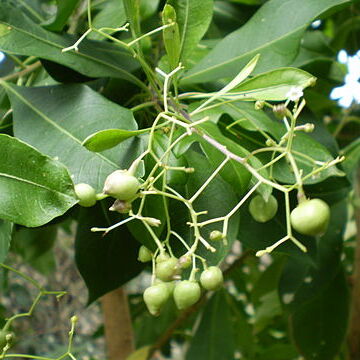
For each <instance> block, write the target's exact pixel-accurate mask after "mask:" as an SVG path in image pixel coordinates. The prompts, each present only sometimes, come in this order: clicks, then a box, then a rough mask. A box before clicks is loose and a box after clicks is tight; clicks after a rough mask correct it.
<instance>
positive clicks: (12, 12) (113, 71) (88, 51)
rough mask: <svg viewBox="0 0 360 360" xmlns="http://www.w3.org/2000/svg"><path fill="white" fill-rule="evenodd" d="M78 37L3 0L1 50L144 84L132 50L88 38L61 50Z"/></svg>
mask: <svg viewBox="0 0 360 360" xmlns="http://www.w3.org/2000/svg"><path fill="white" fill-rule="evenodd" d="M75 41H76V39H75V38H74V37H72V36H71V37H70V36H61V35H57V34H53V33H51V32H49V31H46V30H44V29H43V28H42V27H40V26H39V25H36V24H35V23H34V22H32V21H31V20H30V19H29V18H28V17H26V15H24V14H23V13H22V12H21V11H19V9H16V8H13V7H11V6H9V5H6V4H4V3H0V50H1V51H3V52H5V53H9V54H17V55H26V56H35V57H39V58H43V59H47V60H51V61H54V62H56V63H59V64H61V65H64V66H67V67H69V68H71V69H74V70H76V71H78V72H79V73H81V74H83V75H86V76H90V77H115V78H123V79H126V80H129V81H132V82H133V83H135V84H137V85H138V86H140V87H143V84H142V82H141V81H140V80H139V79H138V78H136V77H135V76H134V75H132V74H131V72H132V71H134V70H135V69H137V68H138V67H139V63H138V62H137V61H136V60H135V59H134V57H133V56H132V55H131V54H130V52H128V51H125V50H123V49H120V48H119V46H116V45H113V44H111V43H108V42H98V41H92V40H86V39H85V40H84V41H82V42H81V44H80V45H79V51H74V50H71V51H68V52H62V51H61V50H62V49H64V48H66V47H69V46H71V45H73V44H74V43H75Z"/></svg>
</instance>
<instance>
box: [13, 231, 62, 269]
mask: <svg viewBox="0 0 360 360" xmlns="http://www.w3.org/2000/svg"><path fill="white" fill-rule="evenodd" d="M57 230H58V225H57V224H55V225H48V226H42V227H39V228H35V229H28V228H24V227H20V228H17V229H16V231H15V233H14V237H13V244H12V250H13V251H15V253H17V254H19V255H20V256H21V257H22V259H23V261H24V262H26V263H28V264H29V265H31V266H32V267H33V268H34V269H36V270H37V271H39V272H40V273H42V274H44V275H48V274H50V273H51V272H52V271H53V270H55V268H56V262H55V257H54V252H53V246H54V243H55V240H56V236H57Z"/></svg>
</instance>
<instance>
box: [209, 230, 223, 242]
mask: <svg viewBox="0 0 360 360" xmlns="http://www.w3.org/2000/svg"><path fill="white" fill-rule="evenodd" d="M223 238H224V234H223V233H222V232H221V231H219V230H213V231H212V232H211V233H210V235H209V239H210V240H211V241H220V240H222V239H223Z"/></svg>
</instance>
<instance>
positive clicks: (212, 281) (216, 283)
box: [200, 266, 224, 290]
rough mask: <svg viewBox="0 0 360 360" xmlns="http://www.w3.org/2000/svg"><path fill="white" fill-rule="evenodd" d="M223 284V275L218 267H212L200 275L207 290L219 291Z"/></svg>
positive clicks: (201, 281)
mask: <svg viewBox="0 0 360 360" xmlns="http://www.w3.org/2000/svg"><path fill="white" fill-rule="evenodd" d="M223 283H224V277H223V273H222V271H221V270H220V269H219V268H218V267H217V266H210V267H209V268H207V269H206V270H204V271H203V272H202V273H201V275H200V284H201V286H202V287H203V288H204V289H206V290H217V289H219V288H220V287H221V286H222V284H223Z"/></svg>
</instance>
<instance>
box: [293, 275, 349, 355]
mask: <svg viewBox="0 0 360 360" xmlns="http://www.w3.org/2000/svg"><path fill="white" fill-rule="evenodd" d="M348 316H349V289H348V285H347V281H346V278H345V274H344V271H343V269H342V268H340V269H339V270H338V272H337V275H336V277H335V278H334V279H333V281H331V283H330V284H329V285H328V286H327V287H326V288H325V289H323V291H321V292H320V293H319V294H318V296H317V297H315V298H312V299H311V300H310V301H307V302H305V303H304V305H303V306H301V307H300V308H299V309H298V310H297V311H295V312H294V313H293V314H292V315H291V316H290V329H291V333H292V336H293V339H294V342H295V344H296V346H297V348H298V349H299V351H300V353H301V355H303V356H304V357H305V359H314V360H329V359H334V358H335V356H336V355H337V354H338V352H339V351H340V348H341V346H342V344H343V341H344V338H345V335H346V330H347V320H348Z"/></svg>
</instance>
